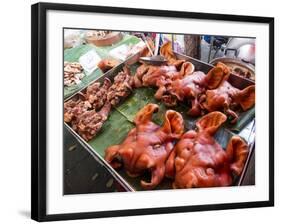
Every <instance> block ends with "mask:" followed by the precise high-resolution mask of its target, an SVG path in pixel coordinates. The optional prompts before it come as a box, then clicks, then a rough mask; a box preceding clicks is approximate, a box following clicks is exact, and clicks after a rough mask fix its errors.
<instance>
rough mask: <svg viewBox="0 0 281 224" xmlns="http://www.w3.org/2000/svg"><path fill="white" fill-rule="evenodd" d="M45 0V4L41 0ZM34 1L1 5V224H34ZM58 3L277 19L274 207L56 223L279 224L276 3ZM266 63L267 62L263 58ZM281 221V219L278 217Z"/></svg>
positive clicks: (277, 45) (180, 0)
mask: <svg viewBox="0 0 281 224" xmlns="http://www.w3.org/2000/svg"><path fill="white" fill-rule="evenodd" d="M42 1H43V0H42ZM50 1H51V0H50ZM35 2H36V1H20V0H15V1H3V2H2V4H1V9H0V10H1V14H0V15H1V20H0V21H1V22H0V23H1V26H0V27H1V34H0V44H1V47H0V50H1V53H0V61H1V70H0V82H1V85H0V91H1V101H0V102H1V103H0V105H1V106H0V108H1V109H0V118H1V120H0V132H1V134H0V136H1V137H0V152H1V154H0V180H1V184H0V206H1V207H0V214H1V215H0V223H34V221H32V220H30V218H29V216H30V5H31V4H32V3H35ZM60 2H62V3H76V4H95V5H106V6H120V7H122V6H123V7H139V8H153V9H166V10H185V11H194V12H210V13H225V14H241V15H253V16H271V17H275V40H276V41H275V57H276V58H275V63H276V66H275V89H276V91H275V99H276V104H275V105H276V108H275V114H276V117H275V124H276V125H275V138H276V142H275V161H276V166H275V171H276V173H275V180H276V185H275V189H276V191H275V199H276V203H275V204H276V205H275V207H274V208H255V209H237V210H226V211H211V212H195V213H181V214H168V215H149V216H138V217H125V218H124V217H121V218H113V219H112V218H106V219H97V220H83V221H82V220H79V221H69V222H60V223H93V222H95V223H113V222H114V223H123V224H127V223H153V222H157V223H161V222H165V223H166V222H167V223H168V222H170V223H175V222H177V221H178V222H184V223H213V222H216V223H227V224H231V223H235V224H236V223H237V222H242V223H246V222H249V223H254V222H258V223H266V222H269V221H270V220H272V221H273V220H278V218H279V217H280V215H279V214H280V212H281V204H280V203H281V199H280V186H281V183H280V174H281V172H280V170H281V165H280V164H281V163H280V161H279V160H280V158H281V157H280V155H281V154H280V150H279V148H280V146H281V142H280V137H279V136H280V127H281V123H280V118H279V116H278V115H279V114H280V113H281V110H280V109H281V108H280V103H279V102H278V99H279V97H281V88H280V87H279V85H280V84H281V82H280V81H281V80H280V76H279V75H280V74H281V73H280V63H277V62H280V52H281V48H280V39H281V35H280V20H281V16H280V12H279V11H280V10H278V9H279V8H280V7H278V5H277V4H278V1H271V3H270V2H269V1H260V2H257V1H255V2H252V1H245V0H235V1H233V2H232V3H230V2H229V1H225V0H214V1H208V0H200V1H183V0H173V1H164V0H162V1H156V0H154V1H151V0H149V1H145V0H138V1H137V0H131V1H130V0H119V1H118V2H117V1H114V0H95V1H90V0H79V1H78V0H68V1H64V0H60ZM265 60H267V59H265ZM279 219H280V218H279Z"/></svg>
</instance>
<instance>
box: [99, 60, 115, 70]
mask: <svg viewBox="0 0 281 224" xmlns="http://www.w3.org/2000/svg"><path fill="white" fill-rule="evenodd" d="M118 64H119V61H117V60H114V59H103V60H101V61H100V62H99V63H98V67H99V68H100V70H102V72H103V73H106V72H107V71H109V70H110V69H112V68H114V67H116V66H117V65H118Z"/></svg>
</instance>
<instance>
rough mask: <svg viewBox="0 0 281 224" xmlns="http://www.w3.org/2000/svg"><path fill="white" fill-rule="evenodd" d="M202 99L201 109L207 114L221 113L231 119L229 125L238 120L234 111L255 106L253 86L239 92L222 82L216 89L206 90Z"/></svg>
mask: <svg viewBox="0 0 281 224" xmlns="http://www.w3.org/2000/svg"><path fill="white" fill-rule="evenodd" d="M202 99H203V100H204V102H203V103H202V105H203V108H204V109H206V110H207V111H208V112H211V111H216V110H219V111H223V112H224V113H225V114H227V115H229V116H230V117H232V120H231V123H235V122H236V121H237V119H238V114H237V113H236V112H235V111H237V110H239V108H241V109H242V110H243V111H246V110H248V109H250V108H251V107H253V106H254V105H255V86H254V85H251V86H248V87H247V88H245V89H243V90H239V89H237V88H235V87H233V86H232V85H231V84H230V83H229V82H227V81H224V82H223V83H222V84H221V85H220V86H219V87H218V88H217V89H214V90H207V91H206V93H205V96H203V97H202Z"/></svg>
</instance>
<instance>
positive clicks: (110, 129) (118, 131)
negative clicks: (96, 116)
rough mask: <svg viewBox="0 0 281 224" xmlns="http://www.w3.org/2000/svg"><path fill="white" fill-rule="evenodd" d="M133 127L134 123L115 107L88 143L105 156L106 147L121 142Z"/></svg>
mask: <svg viewBox="0 0 281 224" xmlns="http://www.w3.org/2000/svg"><path fill="white" fill-rule="evenodd" d="M133 127H134V125H133V124H132V123H131V122H129V121H128V120H127V119H126V117H124V116H123V115H122V114H120V113H119V112H118V111H117V110H115V109H113V110H112V111H111V112H110V115H109V118H108V120H107V121H106V122H105V123H104V124H103V126H102V128H101V130H100V131H99V133H98V134H97V135H96V137H95V138H94V139H92V140H91V141H89V142H88V144H89V145H90V146H91V147H92V149H93V150H95V151H96V152H97V153H98V154H99V155H100V156H102V157H104V154H105V149H106V148H107V147H109V146H111V145H116V144H120V143H121V142H122V141H123V140H124V139H125V138H126V136H127V134H128V132H129V131H130V130H131V129H132V128H133Z"/></svg>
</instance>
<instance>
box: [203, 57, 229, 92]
mask: <svg viewBox="0 0 281 224" xmlns="http://www.w3.org/2000/svg"><path fill="white" fill-rule="evenodd" d="M229 75H230V71H229V68H228V67H227V66H226V65H225V64H223V63H221V62H218V63H217V65H216V67H214V68H212V69H211V70H210V71H209V72H208V74H207V75H206V77H205V83H206V85H207V87H208V89H216V88H218V87H219V86H220V84H221V83H222V82H224V81H225V80H227V79H228V77H229Z"/></svg>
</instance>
